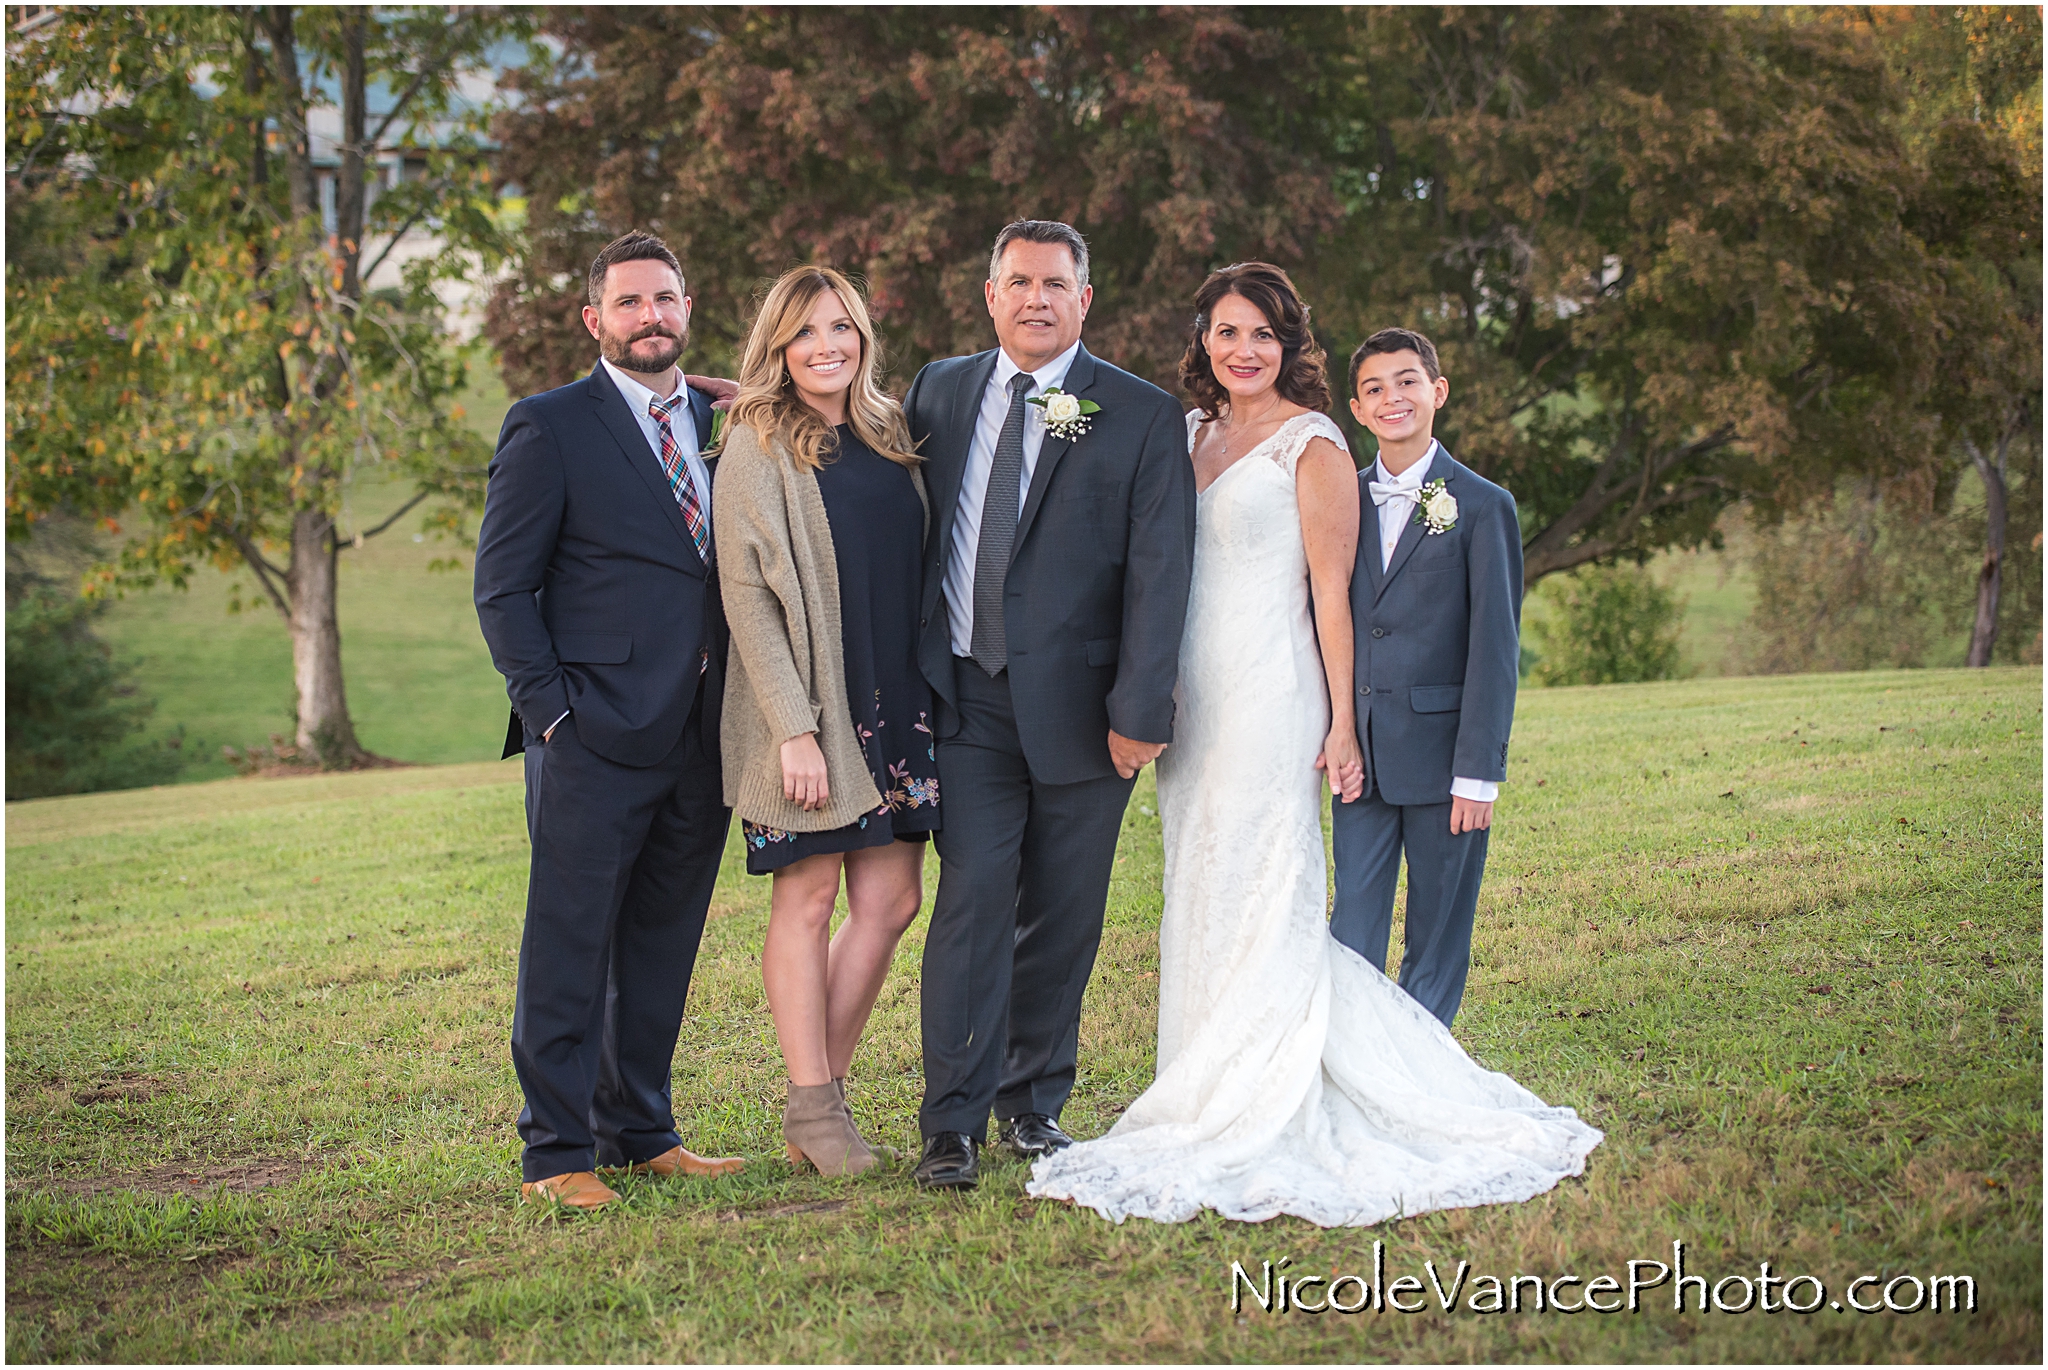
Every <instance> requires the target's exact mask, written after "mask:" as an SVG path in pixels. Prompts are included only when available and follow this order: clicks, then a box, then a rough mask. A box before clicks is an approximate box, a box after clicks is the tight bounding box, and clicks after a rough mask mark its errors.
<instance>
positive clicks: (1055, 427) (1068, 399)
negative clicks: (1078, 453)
mask: <svg viewBox="0 0 2048 1370" xmlns="http://www.w3.org/2000/svg"><path fill="white" fill-rule="evenodd" d="M1025 403H1026V404H1035V405H1037V406H1038V407H1039V408H1040V409H1043V410H1044V411H1045V431H1046V432H1047V433H1049V434H1051V435H1052V436H1053V437H1056V438H1060V439H1062V440H1064V441H1068V442H1071V441H1073V440H1074V439H1075V438H1078V437H1080V436H1081V435H1082V434H1083V433H1085V432H1087V431H1088V416H1089V415H1091V414H1099V413H1101V412H1102V406H1101V405H1099V404H1097V403H1096V402H1095V401H1094V400H1084V399H1082V398H1081V397H1080V396H1079V395H1069V394H1068V393H1067V392H1066V391H1064V390H1062V389H1060V388H1059V387H1058V386H1056V385H1055V386H1052V387H1050V388H1048V389H1047V390H1046V392H1045V393H1044V394H1043V395H1033V396H1032V397H1031V398H1030V399H1028V400H1026V401H1025Z"/></svg>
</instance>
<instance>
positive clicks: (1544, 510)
mask: <svg viewBox="0 0 2048 1370" xmlns="http://www.w3.org/2000/svg"><path fill="white" fill-rule="evenodd" d="M548 23H549V27H550V31H551V32H552V34H553V35H554V37H555V38H556V39H557V41H558V42H559V43H560V44H561V46H562V59H561V60H560V61H559V62H558V63H556V64H554V65H552V66H551V67H549V68H548V69H546V70H544V71H543V70H538V69H536V70H535V71H534V72H533V73H532V74H531V78H530V79H529V80H526V81H524V82H523V83H522V85H521V88H520V93H521V95H522V96H523V103H522V104H521V105H520V106H519V107H518V108H517V109H516V110H515V111H513V112H511V113H508V114H507V115H506V116H504V118H502V119H501V121H500V122H499V124H498V125H497V130H498V134H499V137H500V140H501V142H502V143H503V146H504V155H503V162H502V167H503V170H504V171H505V173H506V174H507V175H508V176H510V177H511V178H512V179H514V180H516V181H518V182H519V183H521V184H522V185H524V186H526V187H527V188H528V190H529V191H530V204H531V215H532V217H531V221H530V224H529V232H530V237H529V243H528V247H527V256H526V257H525V259H524V260H523V262H522V264H521V266H520V268H519V269H518V271H517V272H516V273H514V275H513V277H512V278H511V279H510V280H508V281H507V283H506V284H505V285H504V286H503V288H502V289H501V291H500V293H499V294H498V296H497V297H496V298H495V300H494V301H493V307H492V313H491V320H490V323H489V325H488V331H489V332H490V335H491V337H492V338H493V340H494V341H495V342H496V343H497V345H498V347H499V349H500V352H501V355H502V356H503V358H504V362H505V369H506V377H507V381H508V383H510V384H511V385H512V386H513V387H514V388H516V389H530V388H533V387H537V386H540V385H549V384H559V383H561V382H562V381H563V380H566V379H567V378H568V377H569V376H571V375H573V374H575V373H576V372H577V371H580V370H582V369H583V368H584V367H585V366H587V364H588V356H589V343H588V340H587V339H586V338H585V337H583V336H582V335H581V333H580V330H579V328H578V326H577V325H576V323H575V319H574V315H575V310H576V307H577V305H578V304H579V303H580V296H579V293H578V290H579V283H580V280H581V271H582V266H583V264H584V263H585V262H587V261H588V260H589V257H590V255H591V253H592V252H593V251H594V250H595V247H596V245H597V244H598V243H600V242H602V241H604V239H605V238H607V237H608V236H610V235H611V234H613V233H616V232H618V231H620V230H623V229H624V228H627V227H631V226H652V227H654V228H656V229H657V230H658V231H660V232H662V233H663V234H664V235H666V236H667V237H669V238H670V239H671V241H672V242H674V243H675V244H676V245H677V246H678V248H679V250H680V251H681V252H682V253H683V255H684V258H685V262H686V266H687V268H688V269H689V271H690V272H691V273H692V289H693V291H694V292H695V293H696V295H697V298H698V305H699V312H698V314H697V316H696V319H697V329H698V334H699V342H700V345H701V346H702V347H703V348H704V350H705V351H706V352H708V353H709V354H710V356H711V362H710V363H707V364H716V362H717V361H718V359H719V355H720V354H721V353H725V354H729V353H730V351H731V348H732V345H733V343H734V341H735V339H737V337H738V336H739V332H740V330H741V329H742V328H743V326H744V316H745V307H746V303H747V300H748V297H749V295H750V293H751V291H752V289H753V288H754V286H755V285H756V283H757V282H759V281H760V280H762V279H763V278H764V277H767V276H770V275H772V274H774V273H775V272H776V271H779V270H780V269H781V268H783V267H784V266H786V265H789V264H791V263H792V262H795V261H800V260H828V261H831V262H833V263H834V264H836V265H840V266H843V267H847V268H850V269H853V270H856V271H859V272H863V273H865V274H866V275H867V277H868V278H869V281H870V284H871V286H872V289H873V293H874V301H875V307H876V314H877V317H878V320H879V321H880V323H881V325H882V326H883V328H884V329H885V330H886V332H887V335H888V337H889V338H890V340H891V342H892V343H893V344H894V347H895V350H896V353H897V355H898V360H899V361H901V362H904V363H907V364H908V366H915V365H916V364H917V363H919V362H921V361H922V360H924V359H925V358H926V357H929V356H933V355H939V354H943V353H952V352H959V351H963V350H968V349H971V348H977V347H981V346H985V345H987V340H988V333H987V327H986V324H985V322H984V321H983V318H982V309H981V302H980V294H979V284H980V282H981V280H982V277H983V273H984V269H985V266H984V263H985V257H984V255H983V253H984V250H985V249H984V246H983V245H984V244H985V243H986V242H987V241H988V240H989V238H990V237H991V236H992V234H993V231H994V229H995V227H996V226H997V225H999V224H1000V223H1002V222H1003V221H1005V220H1006V219H1009V218H1012V217H1016V216H1018V215H1022V214H1031V215H1037V216H1048V215H1050V216H1058V217H1064V218H1066V219H1068V220H1069V221H1071V222H1073V223H1074V224H1075V225H1076V226H1077V227H1080V228H1081V229H1082V231H1083V232H1084V233H1086V234H1087V235H1088V236H1089V239H1090V242H1091V243H1092V244H1093V247H1094V255H1095V262H1094V271H1095V278H1096V284H1097V298H1096V303H1095V306H1094V310H1093V312H1092V313H1091V316H1090V323H1089V336H1090V339H1091V343H1092V345H1094V346H1096V347H1098V349H1099V350H1101V351H1102V352H1103V353H1104V354H1105V355H1108V356H1110V357H1112V358H1113V359H1115V360H1117V361H1118V362H1120V363H1122V364H1124V365H1126V366H1129V367H1131V368H1132V369H1134V370H1137V371H1139V372H1140V373H1141V374H1144V375H1146V376H1148V377H1150V378H1151V379H1153V380H1155V381H1158V382H1160V383H1161V384H1165V385H1169V386H1170V385H1171V384H1172V381H1173V362H1174V359H1175V358H1176V357H1177V356H1178V354H1179V352H1180V350H1181V347H1182V346H1183V344H1184V342H1185V339H1186V336H1187V332H1188V328H1189V324H1190V322H1191V321H1190V319H1189V317H1188V301H1189V299H1190V297H1191V296H1192V294H1193V291H1194V289H1195V288H1196V286H1197V285H1198V284H1199V283H1200V281H1201V279H1202V277H1203V276H1204V275H1205V274H1206V273H1207V272H1208V271H1210V270H1211V269H1213V268H1215V267H1218V266H1221V265H1224V264H1226V263H1228V262H1231V261H1233V260H1241V259H1245V258H1250V257H1264V258H1267V259H1269V260H1272V261H1275V262H1278V263H1279V264H1280V265H1282V266H1284V267H1287V268H1288V269H1289V270H1290V271H1291V272H1293V273H1294V275H1295V277H1296V279H1297V281H1298V282H1299V283H1300V284H1301V286H1302V287H1303V290H1304V292H1305V293H1306V294H1307V296H1308V298H1309V300H1310V302H1311V303H1312V304H1313V305H1314V306H1315V309H1316V323H1317V329H1318V332H1319V334H1320V335H1321V337H1322V339H1323V340H1324V342H1325V345H1326V346H1327V347H1328V348H1329V350H1330V351H1331V353H1332V354H1333V355H1334V356H1335V357H1337V358H1340V359H1341V358H1342V357H1344V356H1345V355H1346V354H1347V353H1348V351H1349V349H1350V347H1351V346H1352V345H1353V344H1354V343H1355V342H1356V341H1357V340H1358V339H1360V338H1362V337H1363V336H1364V335H1365V334H1366V333H1368V332H1370V331H1371V330H1373V329H1374V328H1377V327H1381V326H1384V325H1387V324H1391V323H1406V324H1410V325H1413V326H1418V327H1421V328H1422V329H1424V330H1425V331H1427V332H1429V333H1431V334H1432V335H1433V336H1435V337H1436V338H1437V339H1438V341H1439V343H1440V345H1441V347H1442V351H1443V355H1444V357H1445V361H1446V365H1447V369H1448V371H1449V373H1450V375H1451V377H1452V400H1451V406H1450V409H1449V410H1448V411H1447V412H1446V414H1445V416H1444V418H1443V419H1442V420H1441V422H1442V424H1443V431H1444V436H1445V438H1446V440H1447V442H1449V444H1450V445H1451V446H1452V447H1453V448H1454V449H1455V450H1456V451H1457V452H1458V453H1459V455H1460V456H1462V457H1463V458H1465V459H1466V460H1468V461H1470V462H1472V463H1473V464H1474V465H1475V466H1477V467H1478V468H1479V469H1480V470H1481V471H1482V472H1484V473H1486V474H1488V475H1490V476H1492V477H1494V478H1495V479H1497V480H1500V481H1501V482H1502V483H1504V484H1506V485H1507V486H1508V487H1509V488H1510V489H1512V490H1513V491H1514V493H1515V495H1516V497H1517V499H1518V501H1519V502H1520V504H1521V507H1522V510H1523V516H1524V538H1525V544H1526V546H1525V557H1526V563H1527V568H1528V579H1529V580H1530V581H1531V582H1532V583H1533V582H1534V581H1536V580H1539V579H1541V578H1542V577H1543V576H1545V575H1549V574H1553V573H1555V572H1557V571H1560V570H1567V569H1570V568H1572V567H1575V566H1580V565H1585V564H1588V563H1596V562H1603V563H1604V562H1614V561H1618V560H1641V559H1643V558H1645V557H1648V556H1649V555H1651V554H1653V553H1654V552H1656V551H1657V550H1659V549H1661V548H1664V547H1667V546H1673V545H1685V546H1690V545H1697V544H1699V543H1701V542H1706V541H1711V540H1713V539H1715V538H1716V537H1717V536H1718V535H1717V534H1716V532H1715V524H1716V520H1717V518H1718V516H1719V515H1720V514H1721V513H1722V512H1723V511H1724V510H1725V509H1726V508H1727V507H1728V506H1730V505H1731V504H1734V503H1737V502H1741V501H1749V502H1751V503H1752V504H1753V505H1755V506H1756V507H1758V508H1760V509H1762V510H1764V511H1765V513H1766V514H1767V515H1773V516H1775V515H1776V514H1779V513H1782V512H1784V511H1788V510H1796V509H1798V508H1800V507H1802V506H1804V505H1806V504H1808V503H1811V502H1812V501H1815V500H1818V499H1824V498H1826V497H1827V496H1828V495H1829V494H1830V493H1831V492H1832V491H1833V489H1834V488H1835V484H1836V481H1837V479H1838V477H1840V476H1842V475H1844V474H1859V475H1863V476H1866V477H1870V478H1874V479H1877V480H1879V481H1881V482H1887V483H1895V482H1910V481H1915V480H1926V479H1932V477H1931V476H1930V474H1929V472H1930V470H1931V466H1932V465H1933V464H1938V463H1939V462H1940V461H1945V460H1947V458H1946V457H1945V456H1942V455H1940V452H1939V443H1938V441H1937V438H1938V434H1939V433H1940V431H1941V425H1942V422H1943V420H1942V415H1941V412H1940V409H1939V403H1938V396H1937V393H1936V392H1937V391H1938V390H1939V389H1940V388H1941V387H1940V384H1939V383H1938V378H1940V377H1942V376H1943V375H1944V373H1943V370H1942V365H1943V360H1944V354H1943V352H1942V351H1941V348H1939V347H1934V346H1929V345H1928V344H1929V342H1930V340H1937V339H1943V338H1946V337H1948V336H1951V334H1950V332H1949V331H1948V329H1949V327H1950V322H1951V319H1950V315H1951V313H1952V311H1951V310H1950V304H1949V301H1950V299H1951V296H1952V294H1953V293H1954V292H1953V283H1954V282H1955V281H1956V280H1958V279H1960V268H1959V265H1958V260H1959V259H1957V258H1956V257H1955V256H1954V254H1952V253H1951V252H1950V251H1949V249H1948V248H1947V247H1946V246H1944V245H1943V244H1942V243H1939V242H1937V241H1935V240H1933V239H1931V238H1930V237H1929V236H1927V235H1928V233H1929V232H1931V230H1930V229H1929V228H1928V226H1927V223H1926V222H1924V221H1923V220H1922V219H1920V218H1916V217H1915V216H1916V214H1918V213H1919V211H1920V210H1921V209H1923V208H1925V207H1926V206H1928V205H1929V204H1931V203H1932V202H1933V201H1934V200H1935V199H1936V198H1937V197H1938V192H1937V191H1936V190H1934V189H1931V187H1933V186H1935V185H1936V179H1935V178H1936V174H1937V173H1938V172H1939V170H1940V168H1939V152H1938V150H1937V149H1935V148H1934V147H1933V146H1932V145H1923V144H1920V143H1916V142H1914V141H1913V140H1912V139H1911V138H1910V137H1908V128H1907V121H1906V119H1905V114H1906V111H1907V109H1908V106H1909V102H1910V97H1911V92H1910V91H1909V90H1908V89H1907V88H1906V87H1904V86H1903V85H1902V84H1901V82H1900V81H1899V80H1898V79H1897V78H1896V76H1895V75H1894V73H1893V71H1892V69H1891V67H1890V66H1889V65H1888V64H1887V61H1886V59H1885V57H1884V55H1883V54H1882V53H1881V52H1880V51H1879V49H1878V46H1877V44H1876V43H1875V41H1874V40H1873V38H1872V36H1871V34H1870V32H1869V31H1868V30H1867V26H1865V27H1860V28H1859V27H1857V26H1856V25H1852V24H1849V23H1845V22H1843V20H1842V19H1841V18H1840V17H1839V16H1838V15H1836V14H1835V13H1834V12H1831V11H1819V10H1788V9H1782V8H1781V9H1776V10H1770V9H1761V10H1759V9H1713V8H1702V7H1693V8H1675V7H1666V8H1641V9H1638V8H1624V7H1614V8H1586V9H1477V8H1474V9H1466V8H1460V7H1448V8H1371V9H1353V10H1301V9H1291V8H1290V9H1274V10H1263V9H1254V8H1250V7H1245V8H1215V9H1204V10H1180V9H1146V10H1129V9H1119V10H1075V9H1063V8H1032V9H1022V8H1002V9H977V10H943V11H933V10H914V11H913V10H894V9H869V10H853V11H842V10H827V9H767V8H752V7H747V8H732V9H702V10H699V9H671V10H659V11H649V10H638V11H634V12H633V13H632V15H631V16H630V21H628V20H626V19H621V18H619V17H617V16H616V15H615V14H614V13H612V12H606V11H559V12H556V13H554V14H553V15H552V16H551V17H550V19H549V21H548ZM2001 51H2003V49H2001ZM2003 60H2004V59H2001V61H2003ZM2011 65H2012V64H2011V63H2010V62H2006V64H2005V65H2004V66H2001V67H2000V68H1999V69H2000V70H2001V71H2005V70H2007V69H2008V68H2010V67H2011ZM2035 128H2036V140H2037V141H2038V121H2037V122H2036V125H2035ZM1984 187H1985V189H1986V193H1988V194H1991V195H1992V196H1993V198H1995V199H1998V201H1999V204H1998V206H1996V208H1995V212H1996V213H1998V214H2010V213H2011V212H2012V211H2011V206H2010V205H2009V204H2008V203H2007V202H2008V201H2009V200H2010V199H2011V198H2012V196H2013V194H2015V193H2016V192H2015V191H2014V190H2013V189H2012V188H2010V187H2008V188H2005V189H1999V188H1997V187H1996V186H1993V185H1991V183H1990V182H1985V183H1984ZM2022 188H2023V187H2022ZM1986 212H1987V213H1989V212H1993V211H1992V210H1987V211H1986ZM1972 269H1974V268H1972ZM2020 350H2022V351H2023V350H2024V349H2023V348H2021V349H2020ZM908 366H906V367H904V368H902V369H900V370H899V376H903V377H907V370H908ZM1987 450H1988V449H1987ZM1361 455H1364V453H1363V452H1361Z"/></svg>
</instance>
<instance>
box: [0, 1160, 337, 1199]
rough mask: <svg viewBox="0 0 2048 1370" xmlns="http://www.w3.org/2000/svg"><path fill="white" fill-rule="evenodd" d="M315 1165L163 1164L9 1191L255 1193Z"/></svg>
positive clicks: (35, 1183) (289, 1162)
mask: <svg viewBox="0 0 2048 1370" xmlns="http://www.w3.org/2000/svg"><path fill="white" fill-rule="evenodd" d="M314 1168H315V1167H314V1162H312V1161H309V1160H304V1159H302V1158H299V1157H272V1158H268V1159H255V1160H242V1161H222V1162H219V1163H216V1164H211V1165H201V1164H198V1163H194V1162H179V1163H176V1164H172V1165H160V1166H156V1167H154V1168H152V1169H149V1170H144V1171H140V1172H137V1173H135V1174H128V1175H122V1174H113V1175H109V1174H104V1173H101V1174H92V1175H83V1174H71V1175H55V1176H51V1177H49V1178H48V1179H38V1180H35V1181H25V1182H16V1183H11V1184H9V1186H8V1188H10V1189H55V1190H58V1191H60V1192H62V1193H65V1194H112V1193H116V1192H119V1191H121V1190H126V1191H128V1192H129V1193H131V1194H193V1195H198V1194H212V1193H215V1192H217V1191H220V1190H226V1191H227V1192H228V1193H230V1194H257V1193H261V1192H262V1191H264V1190H266V1189H282V1188H283V1187H284V1186H286V1185H288V1184H291V1183H293V1182H294V1181H296V1180H297V1179H298V1178H299V1177H300V1176H301V1175H304V1174H305V1173H306V1172H307V1171H309V1170H312V1169H314Z"/></svg>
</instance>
